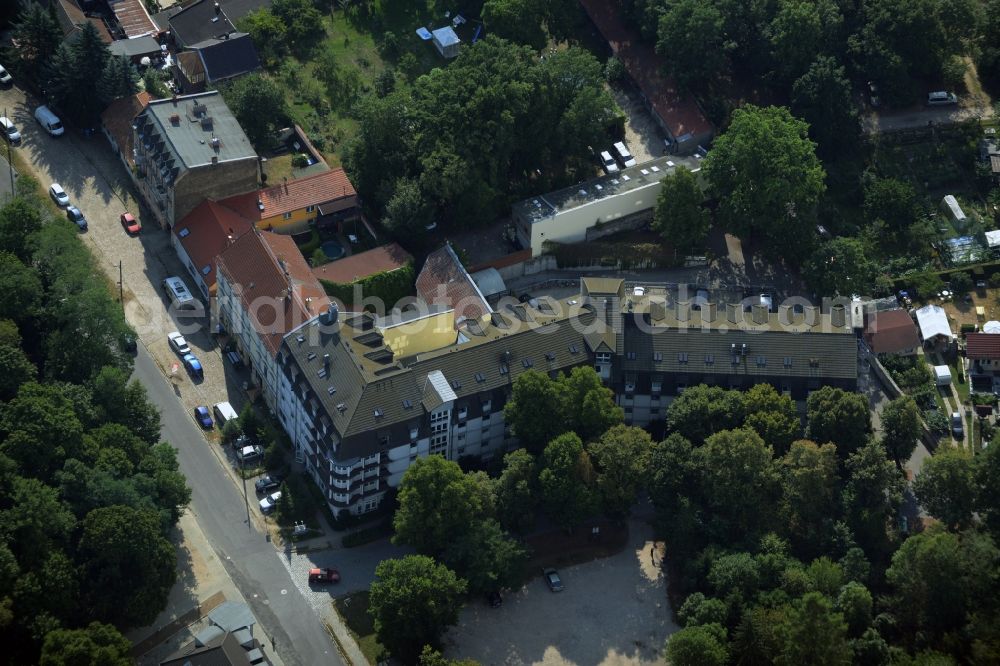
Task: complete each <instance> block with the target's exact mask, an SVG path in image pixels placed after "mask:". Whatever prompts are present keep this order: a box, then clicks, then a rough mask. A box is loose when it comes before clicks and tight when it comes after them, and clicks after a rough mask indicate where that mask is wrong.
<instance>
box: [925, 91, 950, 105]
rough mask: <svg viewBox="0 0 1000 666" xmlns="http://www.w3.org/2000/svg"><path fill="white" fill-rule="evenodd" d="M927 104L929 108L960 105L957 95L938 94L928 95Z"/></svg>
mask: <svg viewBox="0 0 1000 666" xmlns="http://www.w3.org/2000/svg"><path fill="white" fill-rule="evenodd" d="M927 104H928V105H929V106H944V105H946V104H958V95H956V94H955V93H950V92H945V91H943V90H940V91H938V92H932V93H927Z"/></svg>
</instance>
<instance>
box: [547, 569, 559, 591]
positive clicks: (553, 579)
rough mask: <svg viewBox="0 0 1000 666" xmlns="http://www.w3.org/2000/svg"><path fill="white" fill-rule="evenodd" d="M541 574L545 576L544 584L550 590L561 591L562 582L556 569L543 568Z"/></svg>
mask: <svg viewBox="0 0 1000 666" xmlns="http://www.w3.org/2000/svg"><path fill="white" fill-rule="evenodd" d="M542 576H544V577H545V584H546V585H548V586H549V589H550V590H552V591H553V592H562V591H563V583H562V579H561V578H560V577H559V572H558V571H556V570H555V569H545V570H543V571H542Z"/></svg>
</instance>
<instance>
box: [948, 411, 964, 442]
mask: <svg viewBox="0 0 1000 666" xmlns="http://www.w3.org/2000/svg"><path fill="white" fill-rule="evenodd" d="M951 434H952V436H953V437H954V438H955V439H962V438H963V437H965V429H964V428H963V427H962V415H961V414H959V413H958V412H952V413H951Z"/></svg>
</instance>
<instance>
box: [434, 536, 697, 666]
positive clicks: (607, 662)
mask: <svg viewBox="0 0 1000 666" xmlns="http://www.w3.org/2000/svg"><path fill="white" fill-rule="evenodd" d="M630 534H631V536H630V540H629V545H628V546H627V547H626V548H625V550H623V551H622V552H621V553H619V554H617V555H614V556H612V557H609V558H605V559H602V560H596V561H593V562H588V563H587V564H581V565H579V566H575V567H570V568H568V569H562V570H560V571H559V574H560V576H561V577H562V579H563V583H564V585H565V588H566V589H565V590H564V591H562V592H559V593H552V592H550V591H549V589H548V587H546V585H545V583H544V582H543V580H542V578H541V577H538V578H535V579H533V580H532V581H531V582H530V583H528V584H527V585H526V586H525V587H524V588H522V589H521V590H518V591H517V592H513V593H509V594H507V595H506V596H505V597H504V603H503V606H501V607H500V608H497V609H494V608H490V607H489V606H488V605H487V604H486V603H485V601H480V600H473V601H472V602H470V603H469V604H468V605H467V606H466V607H465V609H464V610H463V611H462V614H461V617H460V619H459V624H458V625H457V626H456V627H454V628H452V630H451V631H450V632H449V633H448V635H447V636H446V643H447V644H448V646H447V649H446V655H447V656H449V657H452V658H469V659H475V660H476V661H478V662H480V663H482V664H488V665H491V666H492V665H495V664H505V665H510V666H518V665H521V664H544V665H546V666H564V665H568V664H574V665H577V666H647V665H652V664H665V663H666V662H665V661H664V660H663V658H662V657H661V653H662V651H663V644H664V642H665V641H666V639H667V636H669V635H670V634H672V633H674V632H675V631H677V630H678V627H677V625H676V624H674V622H673V620H672V619H671V614H670V606H669V604H668V603H667V588H666V582H665V580H664V577H663V573H662V572H661V570H660V568H659V567H658V566H656V565H654V564H653V562H652V558H651V555H650V548H651V546H652V545H653V541H652V538H653V531H652V528H650V527H649V526H648V525H647V524H645V523H642V522H639V521H635V520H633V521H632V524H631V526H630ZM659 561H660V560H659V555H657V558H656V562H657V563H658V562H659Z"/></svg>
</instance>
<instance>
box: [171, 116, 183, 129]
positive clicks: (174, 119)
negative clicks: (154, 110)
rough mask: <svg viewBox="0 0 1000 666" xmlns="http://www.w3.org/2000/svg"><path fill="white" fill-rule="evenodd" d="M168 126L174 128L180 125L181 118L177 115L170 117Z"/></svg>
mask: <svg viewBox="0 0 1000 666" xmlns="http://www.w3.org/2000/svg"><path fill="white" fill-rule="evenodd" d="M170 124H171V125H174V126H177V125H180V124H181V116H180V114H179V113H175V114H173V115H171V116H170Z"/></svg>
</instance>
